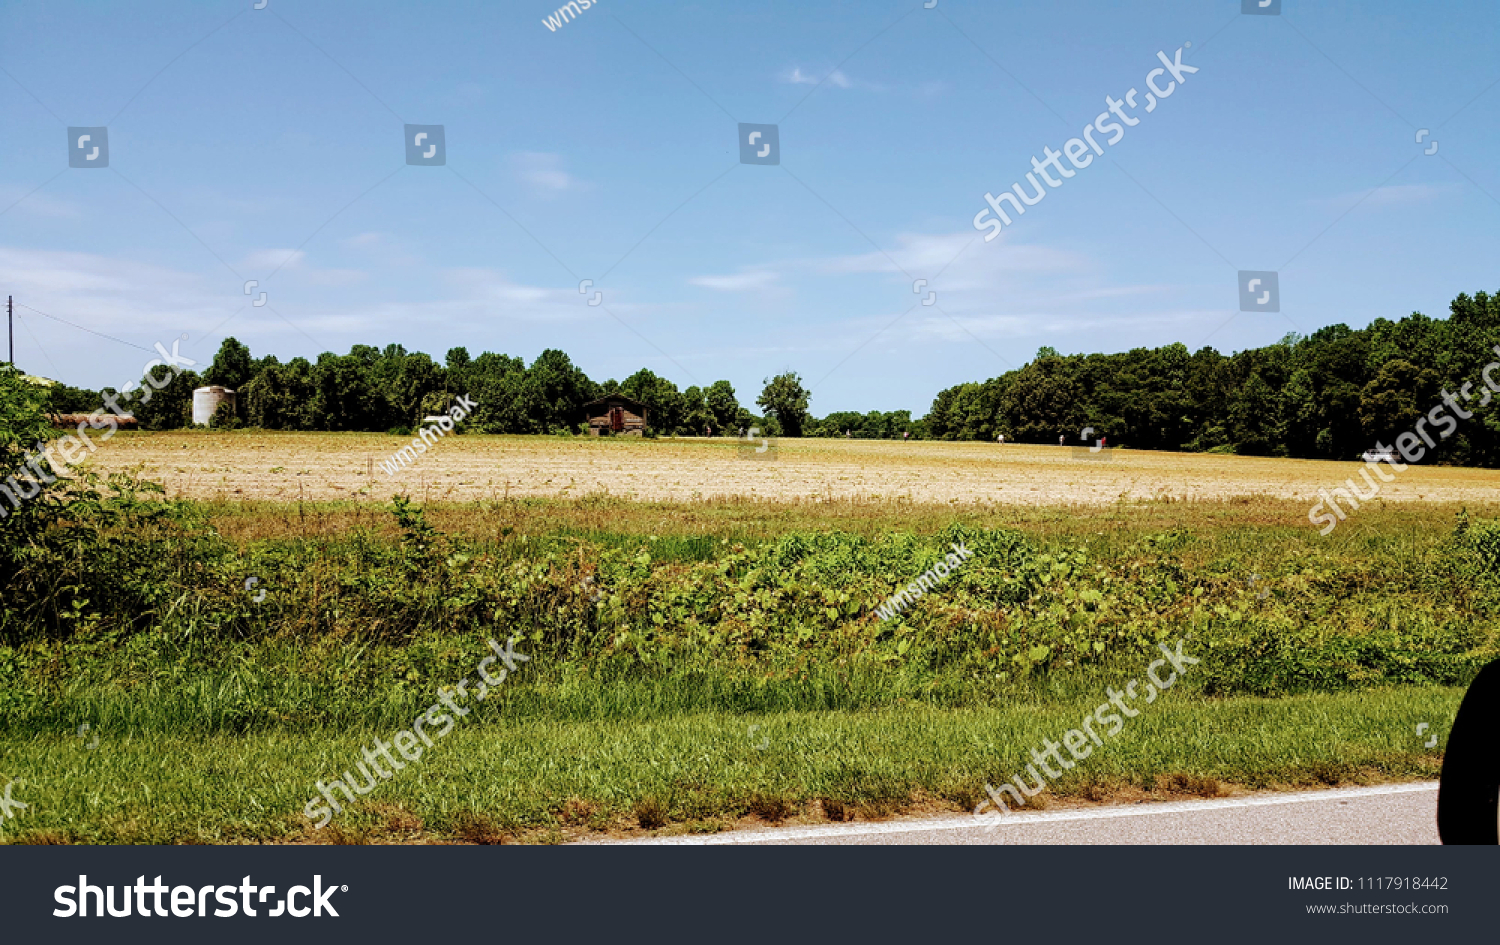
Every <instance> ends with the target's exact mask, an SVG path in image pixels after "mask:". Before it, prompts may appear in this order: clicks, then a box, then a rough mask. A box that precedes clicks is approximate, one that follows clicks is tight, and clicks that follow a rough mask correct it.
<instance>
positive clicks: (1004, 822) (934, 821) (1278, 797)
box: [620, 781, 1438, 846]
mask: <svg viewBox="0 0 1500 945" xmlns="http://www.w3.org/2000/svg"><path fill="white" fill-rule="evenodd" d="M1437 789H1438V782H1436V781H1421V782H1418V783H1416V784H1384V785H1380V786H1378V787H1364V788H1336V789H1332V790H1326V791H1299V792H1296V793H1292V794H1252V795H1249V796H1246V797H1226V798H1222V799H1219V800H1203V801H1170V802H1167V803H1161V804H1150V803H1147V804H1132V805H1130V806H1128V807H1127V806H1121V807H1104V808H1096V809H1093V810H1076V811H1057V812H1054V813H1050V814H1047V813H1017V814H1010V815H1006V816H1001V815H999V814H995V815H991V816H990V817H989V818H987V819H986V820H985V822H984V823H983V824H981V823H980V822H979V818H976V817H974V816H972V815H971V816H967V817H965V816H958V817H941V818H929V819H926V820H906V821H898V822H888V823H862V824H841V825H829V826H826V827H778V828H773V829H770V830H740V831H735V832H732V833H722V834H713V835H710V836H697V837H653V838H651V839H649V840H626V841H620V842H623V843H631V844H642V845H649V846H713V845H716V844H725V843H777V842H780V841H785V840H817V839H821V838H823V837H859V836H870V835H876V834H899V833H922V832H924V831H935V830H974V829H978V828H980V827H981V826H983V827H986V828H988V827H1020V826H1024V825H1027V824H1055V823H1059V822H1062V821H1069V820H1112V819H1114V818H1117V817H1150V816H1153V815H1156V814H1191V813H1195V812H1198V811H1210V810H1228V809H1233V808H1240V807H1270V806H1273V805H1277V804H1304V803H1308V802H1315V801H1342V800H1351V799H1355V798H1362V797H1380V796H1382V795H1386V794H1414V793H1417V792H1420V791H1436V790H1437Z"/></svg>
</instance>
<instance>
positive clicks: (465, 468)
mask: <svg viewBox="0 0 1500 945" xmlns="http://www.w3.org/2000/svg"><path fill="white" fill-rule="evenodd" d="M406 442H408V441H407V440H405V439H403V438H398V437H394V436H388V435H384V434H369V433H344V434H337V433H259V432H232V433H211V432H204V431H194V432H170V433H121V434H120V435H118V436H116V437H115V438H114V439H112V440H111V441H110V442H109V443H108V444H107V445H105V446H104V447H103V448H101V449H100V450H99V451H98V452H97V453H96V454H94V459H93V468H95V469H97V470H99V471H101V472H104V471H114V470H127V469H136V468H139V470H140V472H141V473H142V474H143V475H144V476H146V477H147V478H150V479H154V480H156V481H158V482H161V483H162V484H163V485H164V486H166V488H167V491H168V493H169V494H171V495H177V496H187V497H193V498H204V499H209V498H211V499H263V500H282V501H285V500H298V499H305V500H308V501H314V500H316V501H327V500H332V499H350V498H369V499H371V500H374V501H386V500H388V499H389V498H390V497H391V496H392V495H395V494H397V493H407V494H409V495H411V496H412V497H413V498H416V499H419V500H422V501H427V500H432V501H449V502H453V501H460V502H461V501H468V500H475V499H487V498H503V497H507V496H509V497H522V496H524V497H552V498H578V497H581V496H584V495H589V494H599V493H608V494H610V495H613V496H617V497H621V498H630V499H638V500H644V501H668V502H670V501H685V500H692V499H712V498H718V497H725V496H742V497H752V498H758V499H765V500H771V501H809V500H817V499H825V500H826V499H830V498H832V499H887V500H892V499H900V500H903V501H908V502H916V503H924V504H925V503H937V504H947V503H957V504H968V503H975V502H983V503H1004V504H1022V505H1104V504H1108V503H1112V502H1115V501H1117V500H1119V499H1120V498H1122V497H1124V498H1127V499H1152V498H1158V499H1159V498H1172V499H1186V500H1190V501H1191V500H1221V499H1224V498H1226V497H1229V496H1239V495H1263V496H1267V497H1272V498H1278V499H1290V500H1299V501H1301V500H1306V501H1308V502H1309V503H1311V502H1312V501H1314V500H1315V499H1316V495H1317V491H1318V490H1319V489H1325V488H1331V487H1333V486H1335V485H1338V484H1341V483H1342V482H1343V480H1344V479H1346V478H1348V477H1350V476H1355V477H1356V481H1357V482H1360V484H1361V485H1363V482H1362V481H1361V480H1359V479H1358V478H1357V476H1358V474H1357V471H1358V469H1359V468H1360V465H1359V464H1356V463H1333V462H1322V461H1316V460H1289V459H1273V458H1263V457H1251V456H1228V455H1221V454H1202V453H1164V452H1142V451H1133V450H1111V451H1109V453H1108V454H1107V456H1108V458H1107V459H1101V458H1099V456H1097V455H1090V454H1088V452H1087V450H1085V449H1080V448H1075V447H1071V446H1066V447H1057V446H1019V445H1014V444H1007V445H1005V446H999V445H997V444H993V443H944V442H911V443H903V442H892V441H871V440H852V441H851V440H821V439H819V440H790V441H788V440H783V441H781V443H780V444H779V446H778V447H777V448H776V452H775V454H774V455H775V459H774V460H766V459H751V458H748V457H747V456H746V452H747V451H746V450H745V449H744V444H743V443H742V442H741V441H736V440H730V439H663V440H631V439H604V440H596V439H591V438H564V437H528V436H477V435H467V436H461V437H447V438H445V439H443V440H442V441H441V442H439V443H438V444H437V445H436V446H434V447H432V449H431V451H430V452H428V453H426V454H425V455H423V456H421V458H420V459H419V461H418V462H417V463H416V464H415V465H414V466H409V467H407V468H406V469H404V470H401V471H400V472H398V473H397V474H396V475H395V476H388V475H386V473H385V472H383V471H382V470H381V468H380V464H381V463H382V462H383V461H385V460H387V459H389V458H390V457H391V455H392V454H393V452H394V451H395V450H396V449H397V448H399V447H401V446H402V445H403V444H404V443H406ZM1388 474H1389V473H1388ZM1497 487H1500V470H1491V469H1465V468H1458V467H1445V466H1420V465H1416V466H1411V467H1409V468H1408V469H1407V471H1406V472H1403V473H1400V474H1397V475H1396V476H1395V481H1394V482H1389V483H1384V484H1382V486H1381V492H1380V499H1381V500H1392V501H1414V500H1425V501H1429V502H1473V503H1483V502H1490V501H1493V499H1494V497H1495V496H1496V494H1497V491H1496V490H1497Z"/></svg>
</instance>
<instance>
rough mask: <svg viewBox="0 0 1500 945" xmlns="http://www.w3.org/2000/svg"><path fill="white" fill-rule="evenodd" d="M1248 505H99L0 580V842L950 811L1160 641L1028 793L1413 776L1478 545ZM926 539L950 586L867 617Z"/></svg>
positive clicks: (1449, 670)
mask: <svg viewBox="0 0 1500 945" xmlns="http://www.w3.org/2000/svg"><path fill="white" fill-rule="evenodd" d="M1286 511H1287V507H1286V505H1285V504H1277V503H1274V502H1270V501H1269V500H1246V501H1244V502H1239V501H1230V502H1224V503H1196V504H1182V503H1156V502H1151V503H1135V502H1131V503H1121V504H1120V505H1119V506H1118V507H1116V508H1113V509H1095V510H1076V509H1075V510H1065V509H1055V508H1038V509H1021V510H1018V509H1014V508H1005V507H991V508H967V509H951V508H941V507H902V506H900V505H892V504H883V505H880V506H871V505H861V504H847V505H839V504H837V503H834V504H830V505H827V506H796V507H787V506H784V505H776V504H771V503H753V502H745V503H740V502H726V503H693V504H681V505H665V504H660V505H651V504H641V503H625V502H618V501H615V500H597V499H596V500H580V501H576V502H558V501H530V500H528V501H520V502H502V503H493V504H483V505H474V506H435V507H428V508H418V507H415V506H413V505H410V504H408V503H404V502H400V503H396V504H395V505H394V506H393V507H392V508H389V509H385V510H376V509H372V508H370V507H368V506H364V507H358V506H354V505H348V504H346V505H332V506H308V507H305V508H299V507H296V506H266V505H253V504H247V505H243V506H237V505H204V504H198V503H191V502H166V501H162V500H161V499H160V498H159V497H157V496H155V495H153V494H150V493H149V492H147V491H140V492H133V491H130V490H129V489H127V490H126V491H124V492H123V493H120V494H118V495H114V496H102V497H98V498H96V499H91V500H90V504H89V505H88V506H86V507H84V506H76V507H67V508H64V509H62V510H61V511H60V512H59V513H58V514H59V516H60V517H59V518H58V519H57V520H56V521H55V522H54V523H53V524H51V525H49V526H48V527H47V528H46V529H45V530H40V531H38V532H37V533H36V535H35V536H34V537H32V538H29V539H28V543H27V544H26V545H25V546H24V547H20V546H18V548H17V550H16V552H15V553H13V554H11V557H10V559H9V560H10V562H11V564H10V566H9V567H8V568H0V590H3V593H0V789H3V787H4V785H6V784H8V783H11V782H13V781H14V782H16V788H15V797H16V799H17V800H19V801H22V802H25V803H27V804H29V805H30V807H29V808H27V809H26V811H25V813H24V815H23V818H22V819H20V820H8V821H6V822H5V823H4V824H3V825H0V828H3V830H4V833H3V834H0V838H3V839H4V840H6V841H9V840H17V839H20V840H30V841H36V842H42V841H47V840H57V841H79V842H204V841H209V842H235V841H271V842H318V841H327V840H333V841H348V840H359V839H374V840H401V839H459V840H465V839H467V840H481V841H482V840H493V839H501V838H508V839H525V840H558V839H563V838H566V837H570V836H584V835H589V834H592V833H597V832H600V831H603V832H612V831H620V830H640V829H646V828H650V829H675V830H690V829H691V830H718V829H725V828H728V827H732V826H734V825H736V824H738V823H741V822H742V821H744V819H745V818H751V819H758V820H763V821H773V822H774V821H780V820H786V819H793V820H795V819H797V818H825V819H826V818H832V819H843V818H845V817H848V816H854V817H885V816H892V815H896V814H900V813H902V812H904V811H910V812H924V813H925V812H936V811H943V810H948V811H959V810H971V809H972V808H973V807H974V805H975V804H977V803H978V802H979V801H980V800H981V799H983V797H984V794H983V789H984V784H985V783H986V782H987V781H988V782H990V783H994V784H999V783H1000V782H1002V781H1006V780H1009V779H1011V778H1013V777H1015V776H1016V775H1017V774H1019V773H1020V772H1022V771H1023V770H1024V768H1025V766H1026V765H1027V764H1028V763H1029V760H1030V759H1029V757H1028V753H1029V752H1030V750H1031V749H1032V748H1041V747H1042V746H1043V744H1044V742H1045V740H1046V739H1052V740H1054V741H1057V740H1060V739H1062V738H1063V736H1064V733H1066V732H1067V731H1068V730H1069V729H1072V728H1077V727H1078V726H1079V719H1080V718H1081V714H1082V713H1083V712H1085V711H1092V710H1093V709H1094V708H1095V706H1097V705H1098V704H1099V703H1100V702H1101V701H1102V700H1103V696H1102V693H1104V692H1105V687H1106V686H1108V685H1116V686H1118V685H1120V684H1122V683H1123V682H1125V681H1126V680H1128V679H1130V678H1143V675H1142V674H1143V673H1144V672H1145V669H1146V666H1147V664H1148V663H1149V662H1150V661H1151V660H1153V659H1157V658H1159V656H1160V655H1161V654H1160V652H1159V644H1162V643H1166V644H1168V645H1172V644H1174V643H1175V641H1177V640H1180V639H1187V640H1190V641H1191V645H1190V647H1189V653H1191V654H1192V655H1193V656H1195V657H1196V658H1200V659H1201V663H1200V664H1199V665H1196V666H1194V667H1192V670H1191V673H1189V674H1187V678H1186V679H1185V680H1184V681H1183V682H1182V683H1181V684H1180V685H1178V686H1176V687H1174V688H1173V689H1172V690H1171V692H1170V693H1168V694H1167V696H1165V697H1163V698H1162V699H1161V700H1159V701H1158V702H1157V703H1156V704H1155V705H1153V706H1152V707H1151V708H1150V709H1149V710H1148V711H1146V712H1145V713H1144V714H1143V715H1142V716H1140V717H1139V718H1135V719H1132V720H1130V722H1129V723H1128V724H1126V725H1125V727H1124V730H1123V732H1122V733H1121V734H1120V736H1119V737H1118V738H1117V739H1112V740H1111V742H1110V743H1109V745H1108V746H1107V747H1102V748H1101V749H1100V750H1099V751H1097V752H1096V753H1095V754H1094V755H1092V756H1091V757H1090V758H1089V759H1088V760H1087V762H1086V763H1080V764H1079V765H1078V766H1077V767H1076V768H1073V769H1068V770H1067V771H1065V772H1064V773H1063V776H1061V777H1058V778H1055V779H1049V780H1050V782H1051V783H1050V785H1049V788H1048V790H1047V791H1046V792H1044V793H1043V794H1042V795H1040V797H1041V798H1044V799H1046V798H1052V799H1063V800H1064V801H1066V802H1071V801H1072V800H1074V799H1078V800H1080V802H1088V803H1094V802H1099V801H1104V800H1108V799H1110V798H1124V797H1140V796H1164V795H1170V794H1171V793H1173V792H1181V791H1188V792H1192V793H1199V794H1207V793H1215V792H1218V791H1221V790H1230V791H1234V790H1249V789H1259V788H1274V787H1280V786H1289V787H1300V786H1307V785H1311V784H1337V783H1358V782H1361V781H1370V780H1390V779H1414V778H1430V777H1434V776H1436V775H1437V773H1438V770H1439V765H1440V759H1439V757H1438V756H1437V755H1436V754H1435V750H1429V749H1427V748H1425V747H1424V746H1423V744H1422V742H1423V741H1424V740H1425V739H1419V738H1417V737H1416V735H1415V731H1416V725H1417V724H1418V723H1422V722H1426V723H1428V725H1429V726H1430V727H1431V731H1435V732H1439V733H1445V732H1446V727H1447V723H1448V720H1449V719H1451V718H1452V714H1453V711H1454V710H1455V708H1456V706H1457V703H1458V701H1459V699H1460V698H1461V695H1462V687H1463V686H1464V685H1466V684H1467V682H1468V681H1469V680H1470V679H1472V678H1473V675H1474V673H1476V672H1477V671H1478V669H1479V668H1480V667H1482V666H1483V665H1484V664H1485V663H1487V662H1489V661H1490V660H1491V659H1493V658H1494V657H1495V656H1496V654H1497V652H1500V636H1497V634H1496V632H1495V627H1494V621H1493V614H1494V612H1495V605H1496V604H1497V603H1500V599H1497V598H1500V585H1497V582H1496V580H1495V578H1496V575H1497V574H1500V525H1497V524H1496V523H1494V522H1486V521H1471V520H1470V519H1469V517H1467V516H1457V517H1455V513H1456V512H1457V511H1458V510H1457V509H1450V508H1435V507H1427V506H1413V507H1401V508H1396V507H1392V508H1389V509H1384V508H1374V507H1371V508H1369V509H1368V510H1366V511H1367V513H1368V514H1364V513H1362V514H1361V519H1360V522H1359V526H1360V527H1359V528H1350V529H1347V530H1340V531H1338V532H1336V533H1335V534H1334V535H1333V536H1330V538H1329V539H1328V540H1322V539H1319V538H1318V536H1317V535H1316V533H1314V532H1312V531H1311V530H1309V529H1306V528H1291V527H1288V526H1286V525H1285V524H1283V523H1284V522H1285V520H1286V516H1285V514H1284V513H1285V512H1286ZM955 542H958V543H964V544H965V546H966V547H967V548H969V549H970V550H972V551H973V557H972V559H971V560H967V561H964V562H962V565H961V567H959V568H957V569H956V570H954V571H953V573H952V574H951V575H950V576H948V577H947V578H946V579H944V581H943V582H942V583H941V584H940V586H938V587H937V588H934V589H932V590H931V592H929V593H927V594H926V595H925V596H924V597H923V598H922V599H921V600H920V601H918V602H917V603H916V604H915V605H913V606H911V607H909V608H907V610H906V611H905V612H904V613H903V614H902V615H900V616H898V617H895V618H893V619H882V618H881V616H880V615H878V614H877V613H876V612H875V608H876V607H877V606H878V605H880V604H881V603H882V602H883V601H884V600H885V599H886V598H887V597H888V596H889V595H890V594H892V593H893V592H894V591H895V590H897V589H899V588H901V587H903V586H905V585H906V583H907V582H910V581H912V580H913V579H914V578H915V577H916V576H917V575H918V574H921V573H922V572H924V571H925V570H927V569H928V568H929V567H932V566H934V564H935V562H937V561H938V560H939V559H941V558H942V557H943V556H944V555H945V554H946V553H948V551H949V549H950V548H951V547H952V546H953V544H954V543H955ZM3 550H6V551H7V552H9V551H10V550H9V549H3ZM250 578H255V579H256V580H255V583H254V584H250V583H249V579H250ZM510 637H514V638H515V639H516V644H515V649H516V650H517V651H518V652H521V653H525V654H528V655H529V656H530V657H531V662H530V663H529V664H527V666H526V668H525V670H524V672H522V673H521V674H519V675H518V676H517V677H516V678H515V679H514V680H513V681H512V682H510V683H507V684H506V686H505V687H504V688H503V691H502V692H501V693H500V694H499V695H498V696H497V697H496V698H494V699H492V700H490V701H489V702H486V703H485V704H484V706H483V711H481V712H477V713H476V714H475V715H474V716H473V717H472V718H471V719H469V720H466V721H465V722H464V723H463V724H460V725H459V726H458V728H457V729H455V731H454V732H453V734H452V735H450V736H449V737H447V738H446V739H444V740H443V741H442V742H441V743H440V744H439V745H438V746H437V747H435V748H432V749H430V750H429V753H428V754H427V755H424V757H423V758H422V760H421V761H420V763H419V764H414V765H411V766H410V767H409V768H408V770H404V771H401V772H399V773H398V775H397V776H396V777H395V778H393V779H392V780H390V781H388V782H382V783H380V784H379V785H378V786H377V787H376V788H375V790H374V792H373V793H371V794H370V795H369V796H368V797H365V798H363V799H361V800H360V801H359V802H358V803H355V804H353V805H351V809H349V810H347V811H345V812H344V813H342V814H341V815H340V816H339V817H338V818H337V819H336V820H335V821H334V823H333V824H331V825H330V826H329V827H328V828H326V829H324V830H322V831H317V830H313V829H312V827H311V825H310V823H309V821H308V818H307V816H305V815H304V810H305V808H306V806H307V804H308V801H309V800H311V799H312V798H313V796H314V794H315V792H316V790H317V789H316V787H315V785H316V783H317V782H318V781H319V780H320V779H321V780H324V781H329V780H331V779H334V778H338V777H340V776H342V775H343V774H345V773H346V772H350V771H353V770H354V769H355V766H356V764H357V763H358V762H359V761H360V760H361V757H360V753H361V751H362V750H363V749H364V748H366V747H370V746H373V745H374V744H375V739H376V738H383V739H386V740H389V739H391V738H392V737H393V736H394V735H395V733H396V732H397V731H398V730H400V729H402V728H405V727H407V726H408V725H410V724H411V721H412V719H413V718H414V717H415V716H416V715H418V714H420V713H421V712H423V710H425V709H426V707H427V706H429V705H431V704H433V702H434V701H435V700H436V699H437V698H438V696H439V694H440V693H442V692H443V691H444V688H445V687H450V686H453V685H454V684H456V683H457V682H458V681H459V680H461V679H466V678H467V677H469V676H471V675H472V674H473V673H474V672H475V667H476V665H477V664H478V662H479V661H480V660H481V659H482V658H484V656H485V655H486V653H487V652H488V649H487V644H486V641H487V640H488V639H491V638H498V639H501V640H504V639H507V638H510ZM85 725H87V726H88V728H87V729H83V728H82V727H83V726H85ZM752 727H754V730H753V731H752ZM80 732H81V733H82V734H80ZM96 736H97V737H98V739H99V743H98V744H97V746H95V747H90V745H91V744H92V743H93V739H94V738H95V737H96ZM1039 803H1046V801H1045V800H1043V801H1039Z"/></svg>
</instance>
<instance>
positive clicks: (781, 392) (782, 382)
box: [755, 371, 812, 436]
mask: <svg viewBox="0 0 1500 945" xmlns="http://www.w3.org/2000/svg"><path fill="white" fill-rule="evenodd" d="M765 385H766V386H765V388H764V389H763V390H762V391H761V392H760V396H759V397H758V398H756V400H755V403H756V404H757V405H758V406H759V407H760V408H761V409H762V410H764V411H766V412H767V413H768V414H775V415H776V421H777V424H778V425H779V426H780V428H781V435H782V436H801V435H802V429H803V427H804V426H806V425H807V421H808V419H809V415H808V411H807V405H808V400H809V399H810V398H811V396H812V395H811V394H810V393H809V392H808V391H807V389H806V388H805V387H803V386H802V378H800V377H798V376H797V375H796V374H795V373H794V372H792V371H787V372H785V373H783V374H778V375H776V376H775V377H773V378H769V379H767V380H766V381H765Z"/></svg>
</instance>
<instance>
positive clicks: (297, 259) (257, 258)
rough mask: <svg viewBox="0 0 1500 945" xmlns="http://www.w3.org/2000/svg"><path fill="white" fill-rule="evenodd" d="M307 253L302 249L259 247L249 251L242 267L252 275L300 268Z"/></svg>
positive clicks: (241, 264)
mask: <svg viewBox="0 0 1500 945" xmlns="http://www.w3.org/2000/svg"><path fill="white" fill-rule="evenodd" d="M306 259H307V254H306V253H304V252H303V251H302V250H300V249H258V250H255V251H254V252H252V253H248V254H247V255H246V256H245V258H244V260H243V261H242V262H241V263H240V268H242V269H245V270H248V271H249V273H250V274H251V275H254V274H255V273H257V272H267V273H268V272H273V271H275V270H278V269H300V268H301V267H302V263H303V262H304V261H305V260H306Z"/></svg>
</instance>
